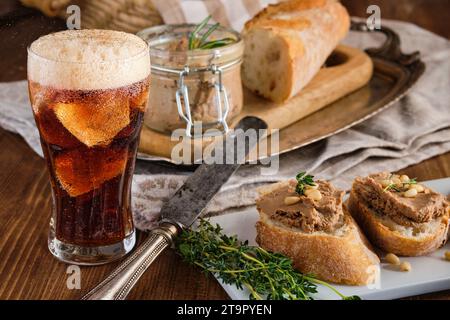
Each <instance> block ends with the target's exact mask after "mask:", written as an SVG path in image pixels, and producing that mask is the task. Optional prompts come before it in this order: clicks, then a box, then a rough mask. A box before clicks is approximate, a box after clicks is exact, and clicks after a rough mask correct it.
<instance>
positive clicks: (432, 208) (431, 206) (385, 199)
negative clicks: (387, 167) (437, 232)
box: [353, 172, 448, 227]
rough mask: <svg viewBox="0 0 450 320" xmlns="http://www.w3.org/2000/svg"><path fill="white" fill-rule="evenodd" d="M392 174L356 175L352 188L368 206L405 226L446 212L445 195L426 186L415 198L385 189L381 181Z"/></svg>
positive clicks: (427, 220)
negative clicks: (360, 176) (359, 176)
mask: <svg viewBox="0 0 450 320" xmlns="http://www.w3.org/2000/svg"><path fill="white" fill-rule="evenodd" d="M389 176H390V173H388V172H382V173H378V174H373V175H370V176H368V177H366V178H356V179H355V182H354V183H353V190H354V192H355V193H356V195H357V197H358V198H359V200H360V201H363V203H365V204H366V205H367V206H368V207H370V208H371V209H373V210H375V211H376V212H378V213H379V214H381V215H387V216H389V217H390V218H391V219H392V220H394V221H395V222H396V223H398V224H400V225H403V226H413V227H415V226H417V224H420V223H425V222H429V221H431V220H433V219H434V218H437V217H440V216H442V215H444V214H445V213H446V210H447V205H448V204H447V202H446V200H445V197H444V196H443V195H441V194H439V193H437V192H434V191H432V190H431V189H428V188H426V187H424V188H425V192H422V193H418V194H417V196H415V197H413V198H407V197H404V196H402V194H401V192H396V191H395V190H385V188H383V187H382V185H381V183H380V181H382V180H386V179H389Z"/></svg>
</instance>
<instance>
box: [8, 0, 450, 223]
mask: <svg viewBox="0 0 450 320" xmlns="http://www.w3.org/2000/svg"><path fill="white" fill-rule="evenodd" d="M105 1H106V0H105ZM123 1H126V0H123ZM175 2H176V4H174V3H175ZM268 2H273V1H264V0H255V1H253V0H251V1H245V0H223V1H219V0H211V1H208V0H206V1H197V0H184V1H178V0H164V1H161V2H159V1H158V0H154V1H153V3H154V4H155V7H157V8H158V10H160V12H161V15H162V17H163V18H164V20H165V21H166V22H170V23H175V22H176V23H178V22H184V21H188V22H198V21H199V20H201V19H202V18H203V17H204V16H205V15H206V14H207V12H213V13H214V12H216V13H214V14H213V16H215V17H216V19H217V20H219V21H221V22H223V23H226V24H229V25H231V26H233V27H234V28H236V29H241V27H242V25H243V23H244V21H246V20H247V18H248V17H249V16H250V15H251V14H253V13H254V12H256V11H257V10H258V8H254V7H251V6H249V5H252V4H254V3H258V4H260V5H263V4H266V3H268ZM212 3H218V5H217V4H215V6H217V7H214V8H216V9H215V10H212V7H211V8H210V7H208V6H212ZM231 4H233V5H231ZM208 8H209V9H208ZM220 19H222V20H220ZM382 24H383V25H385V26H388V27H390V28H392V29H394V30H395V31H397V32H398V33H399V35H400V38H401V39H402V49H403V51H404V52H406V53H408V52H411V51H415V50H420V51H421V54H422V59H423V61H424V62H425V63H426V65H427V69H426V71H425V74H424V75H423V76H422V77H421V78H420V80H419V81H418V83H417V84H416V86H415V87H414V88H413V89H412V90H411V91H410V93H409V94H408V95H407V96H406V97H405V98H404V99H402V100H401V101H400V102H398V103H396V104H395V105H393V106H391V107H390V108H389V109H388V110H386V111H384V112H382V113H381V114H379V115H377V116H375V117H373V118H372V119H370V120H367V121H365V122H364V123H362V124H360V125H357V126H354V127H352V128H351V129H348V130H346V131H344V132H342V133H340V134H337V135H335V136H332V137H330V138H328V139H325V140H322V141H319V142H317V143H314V144H312V145H310V146H307V147H304V148H301V149H299V150H296V151H293V152H290V153H288V154H285V155H282V156H281V157H280V169H279V171H278V172H277V173H276V174H274V175H261V172H260V167H259V166H257V165H252V166H245V167H241V169H240V170H239V171H238V172H237V173H236V174H235V175H234V176H233V177H232V178H231V179H230V181H229V182H228V183H227V184H226V185H225V186H224V187H223V188H222V190H221V192H220V193H219V194H218V195H217V196H216V197H215V199H213V201H212V203H211V204H210V205H209V207H208V210H207V211H208V213H209V214H218V213H224V212H227V211H230V210H236V209H237V208H239V207H244V206H249V205H252V204H254V199H255V197H256V191H255V189H256V187H257V186H258V185H261V184H264V183H269V182H276V181H279V180H283V179H288V178H292V177H294V176H295V174H296V173H297V172H298V171H300V170H306V171H308V172H310V173H312V174H314V175H316V177H318V178H322V179H329V180H331V181H332V182H333V183H335V184H336V185H337V186H338V187H341V188H344V189H348V188H349V187H350V185H351V181H352V179H353V178H354V177H355V176H357V175H367V174H369V173H371V172H377V171H382V170H389V171H396V170H399V169H401V168H404V167H406V166H408V165H411V164H414V163H418V162H420V161H422V160H424V159H427V158H430V157H433V156H435V155H438V154H442V153H445V152H448V151H450V42H449V41H448V40H446V39H444V38H441V37H439V36H437V35H435V34H433V33H431V32H428V31H426V30H424V29H421V28H419V27H417V26H415V25H412V24H408V23H403V22H396V21H388V20H385V19H384V20H383V21H382ZM382 41H383V37H382V36H380V35H378V34H372V33H354V32H350V34H349V36H348V37H347V38H346V39H345V41H344V42H345V43H346V44H348V45H352V46H355V47H358V48H362V49H363V48H367V47H373V46H379V45H380V44H381V43H382ZM343 112H345V110H343ZM0 126H2V127H4V128H6V129H7V130H11V131H13V132H17V133H18V134H20V135H21V136H22V137H23V138H24V139H25V140H26V141H27V143H28V144H29V145H30V147H31V148H33V150H35V151H36V152H37V153H38V154H40V155H42V151H41V148H40V144H39V135H38V132H37V129H36V127H35V124H34V120H33V115H32V112H31V108H30V106H29V102H28V96H27V87H26V82H25V81H19V82H12V83H0ZM189 174H190V173H189V172H183V171H180V170H179V169H173V168H172V169H170V168H166V167H164V166H160V165H157V164H151V163H145V162H139V163H138V165H137V174H136V175H135V176H134V182H133V206H134V214H135V221H136V226H137V227H138V228H140V229H148V228H151V227H152V226H153V225H154V222H155V221H156V219H157V217H158V212H159V208H160V207H161V204H162V202H163V201H164V200H165V199H167V198H168V197H169V196H170V195H171V194H173V193H174V192H175V190H176V189H177V188H178V187H179V186H180V185H181V184H182V183H183V182H184V180H185V179H186V177H187V176H188V175H189Z"/></svg>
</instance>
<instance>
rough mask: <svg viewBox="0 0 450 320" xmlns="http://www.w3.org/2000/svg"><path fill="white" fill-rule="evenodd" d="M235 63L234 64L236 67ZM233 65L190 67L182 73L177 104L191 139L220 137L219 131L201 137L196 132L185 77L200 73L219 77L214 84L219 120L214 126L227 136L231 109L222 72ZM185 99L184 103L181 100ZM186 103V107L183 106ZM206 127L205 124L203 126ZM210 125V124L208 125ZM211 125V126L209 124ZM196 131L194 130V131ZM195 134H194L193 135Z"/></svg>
mask: <svg viewBox="0 0 450 320" xmlns="http://www.w3.org/2000/svg"><path fill="white" fill-rule="evenodd" d="M234 64H235V63H233V65H234ZM230 66H231V65H226V66H224V67H218V66H217V65H215V64H211V65H210V66H209V67H206V68H195V69H191V68H189V67H188V66H185V67H184V70H183V71H181V72H180V77H179V81H178V90H177V91H176V95H175V97H176V102H177V107H178V114H179V115H180V117H181V118H182V119H183V120H184V121H185V122H186V124H187V125H186V136H187V137H190V138H192V137H193V138H198V137H201V136H215V135H218V133H217V131H210V132H212V133H209V132H208V133H207V134H203V133H201V134H200V135H199V134H197V130H195V128H194V127H195V123H194V122H193V120H192V114H191V108H190V104H189V92H188V88H187V86H186V84H185V82H184V79H185V77H187V76H188V75H189V74H191V73H198V72H211V73H212V74H213V75H215V76H217V81H215V82H214V91H215V99H214V103H215V107H216V112H217V120H216V122H215V123H213V125H220V126H221V127H222V130H221V131H220V134H226V133H227V132H228V124H227V121H226V119H227V116H228V111H229V109H230V105H229V101H228V94H227V90H226V88H225V86H224V85H223V83H222V70H223V69H225V68H229V67H230ZM181 97H183V101H182V100H181ZM183 102H184V106H183ZM203 125H205V124H203ZM207 125H208V124H207ZM209 125H210V124H209ZM193 129H194V130H193ZM193 133H194V134H193Z"/></svg>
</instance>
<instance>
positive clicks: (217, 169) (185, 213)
mask: <svg viewBox="0 0 450 320" xmlns="http://www.w3.org/2000/svg"><path fill="white" fill-rule="evenodd" d="M264 129H267V125H266V123H265V122H264V121H262V120H261V119H259V118H256V117H246V118H243V119H242V120H241V121H240V122H239V124H238V126H237V127H236V129H235V131H234V133H233V134H232V135H230V136H228V137H227V138H226V139H225V141H224V142H223V143H222V144H221V145H218V146H216V147H215V150H216V152H219V154H221V155H222V157H220V158H221V160H222V161H221V163H213V164H203V165H201V166H200V167H198V168H197V170H196V171H195V172H194V173H193V174H192V175H191V176H190V177H189V178H188V179H187V180H186V181H185V183H184V184H183V186H181V187H180V188H179V189H178V190H177V192H176V193H175V194H174V195H173V196H172V198H171V199H170V200H169V201H167V202H166V203H164V204H163V206H162V208H161V217H162V221H167V222H171V223H176V224H178V225H179V226H180V227H189V226H191V225H192V223H194V221H195V220H196V219H197V218H198V217H199V216H200V215H201V214H202V213H203V211H204V209H205V208H206V206H207V205H208V203H209V202H210V201H211V199H212V198H213V197H214V195H215V194H216V193H217V192H218V191H219V190H220V188H221V187H222V186H223V185H224V184H225V183H226V182H227V181H228V179H229V178H230V177H231V176H232V175H233V173H234V172H236V170H237V169H238V168H239V167H240V165H241V164H242V163H244V161H245V157H246V156H247V154H248V153H249V151H250V150H251V149H253V148H254V147H255V145H256V144H257V142H258V141H259V139H261V138H262V136H263V135H264V133H262V132H261V130H264ZM251 130H253V131H251ZM249 132H250V134H252V133H254V138H255V139H250V138H249V136H250V135H249ZM247 138H248V139H247ZM242 142H244V143H242ZM227 151H231V152H232V153H233V154H232V156H231V157H230V154H229V153H227ZM220 158H219V159H220ZM206 161H208V159H206Z"/></svg>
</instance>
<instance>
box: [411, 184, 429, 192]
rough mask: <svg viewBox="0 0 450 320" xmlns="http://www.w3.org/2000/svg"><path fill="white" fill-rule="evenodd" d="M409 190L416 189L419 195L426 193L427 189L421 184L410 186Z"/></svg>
mask: <svg viewBox="0 0 450 320" xmlns="http://www.w3.org/2000/svg"><path fill="white" fill-rule="evenodd" d="M409 189H416V190H417V192H419V193H420V192H424V191H425V188H424V187H423V186H422V185H420V184H410V185H409Z"/></svg>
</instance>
